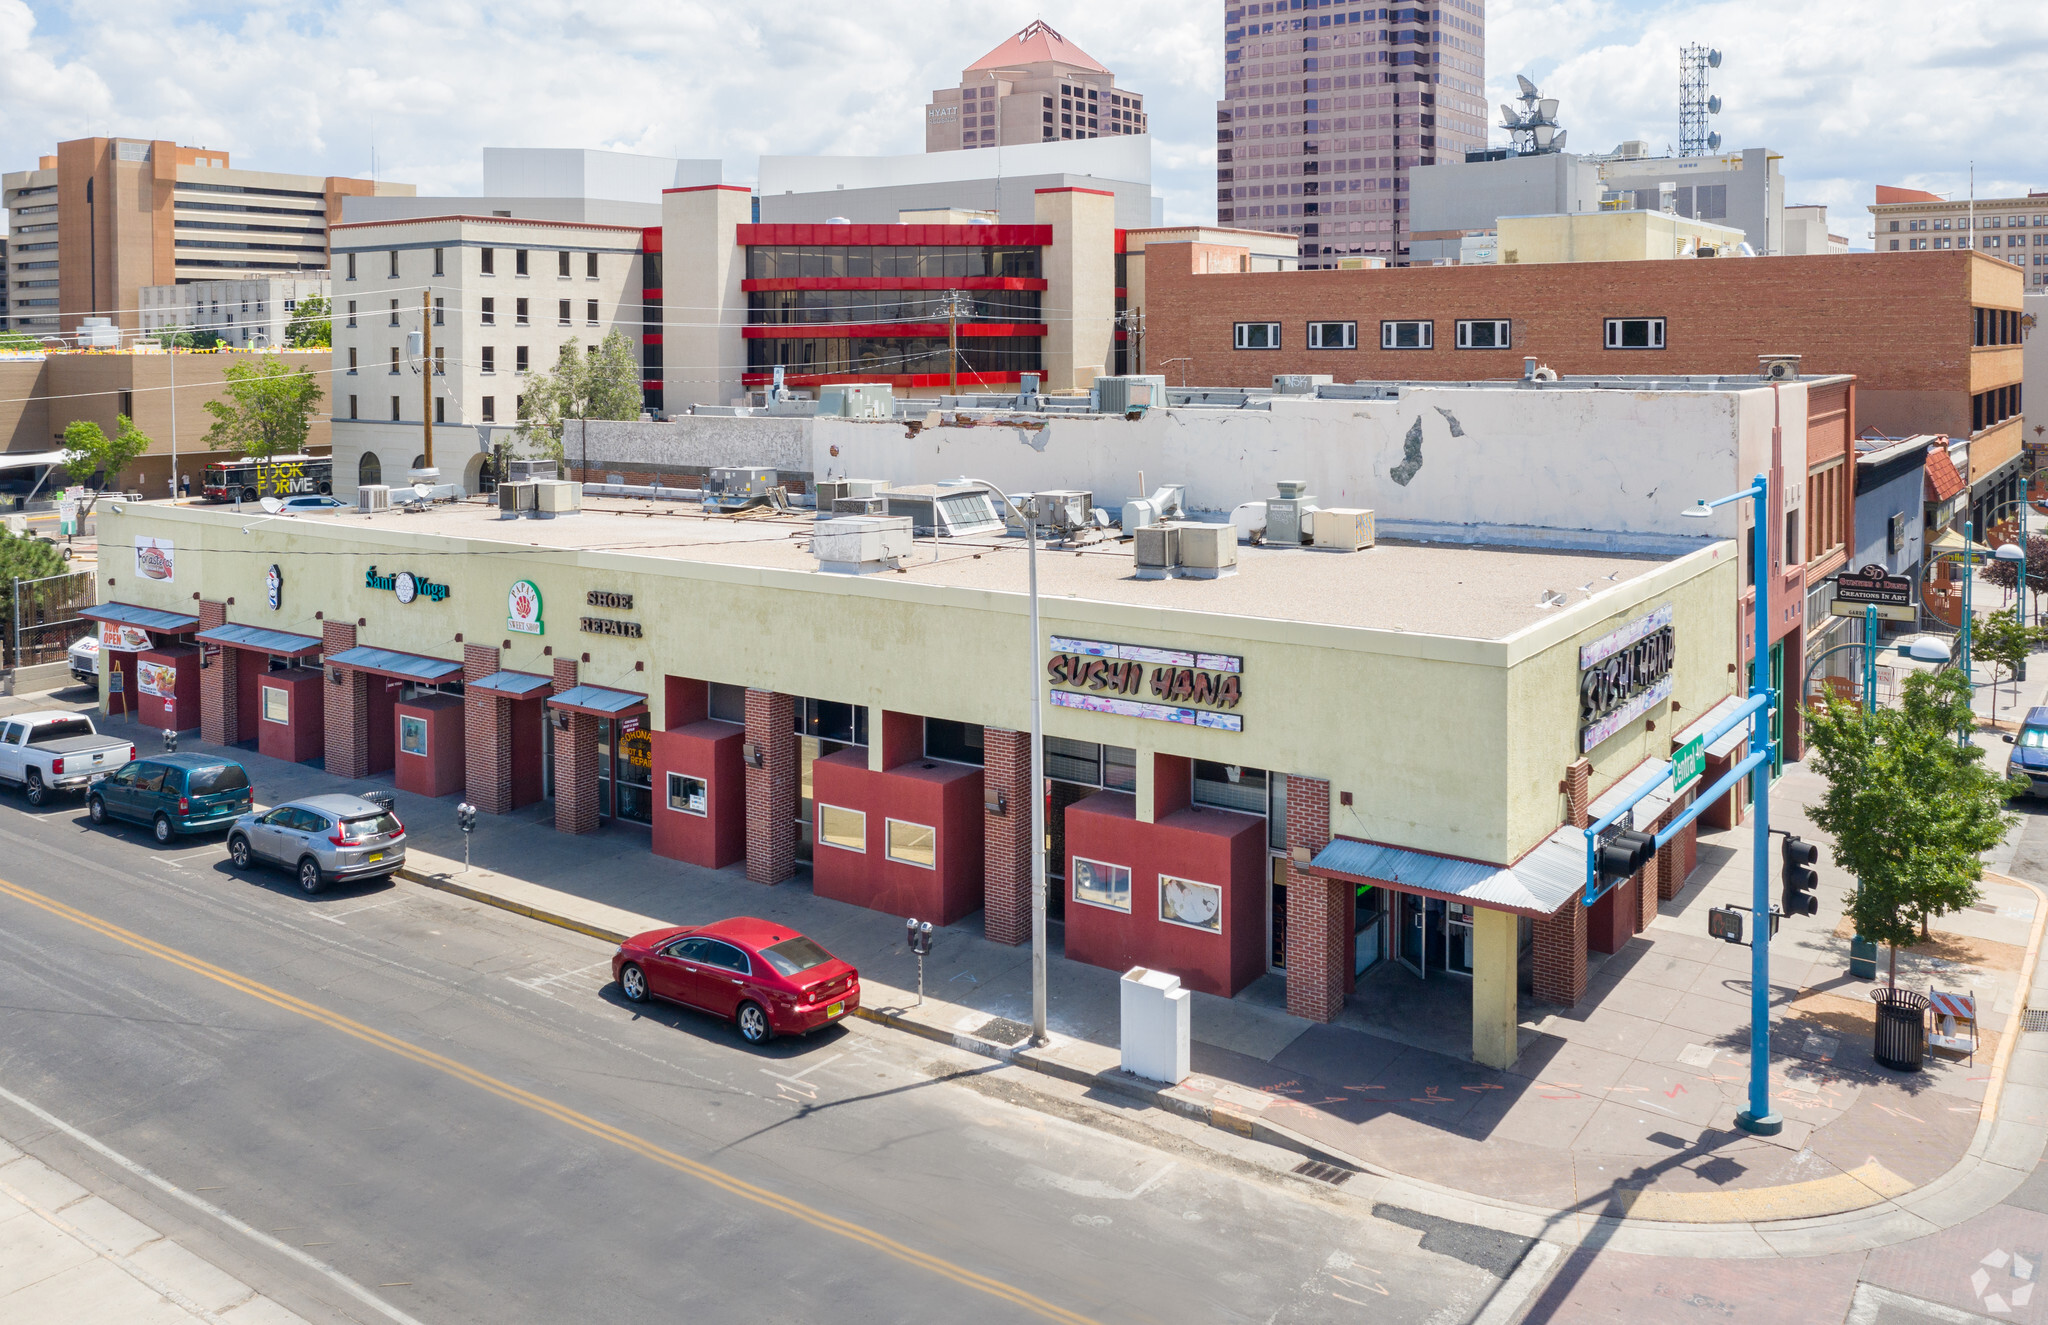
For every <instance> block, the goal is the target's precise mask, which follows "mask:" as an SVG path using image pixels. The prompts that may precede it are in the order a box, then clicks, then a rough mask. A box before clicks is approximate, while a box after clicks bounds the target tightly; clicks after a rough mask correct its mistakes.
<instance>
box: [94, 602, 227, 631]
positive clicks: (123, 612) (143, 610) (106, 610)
mask: <svg viewBox="0 0 2048 1325" xmlns="http://www.w3.org/2000/svg"><path fill="white" fill-rule="evenodd" d="M78 615H80V616H82V617H84V618H85V619H86V620H87V621H111V622H112V623H114V624H115V625H117V626H137V627H140V628H141V629H143V630H156V631H161V632H163V633H164V634H166V635H182V634H184V633H185V632H186V631H188V630H197V629H198V628H199V618H198V617H196V616H186V615H184V614H183V613H181V612H162V611H159V610H157V609H156V608H154V607H137V606H135V604H133V603H98V604H95V605H94V606H92V607H81V608H79V609H78Z"/></svg>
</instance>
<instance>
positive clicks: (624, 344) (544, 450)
mask: <svg viewBox="0 0 2048 1325" xmlns="http://www.w3.org/2000/svg"><path fill="white" fill-rule="evenodd" d="M639 417H640V363H639V360H637V359H636V358H634V357H633V342H631V341H630V340H628V339H626V335H625V333H624V332H620V331H614V332H612V333H611V334H610V335H608V336H606V337H605V338H604V340H603V341H602V342H600V343H598V344H596V345H593V346H591V347H590V349H589V351H588V353H586V352H584V350H583V349H582V347H581V346H580V345H579V344H578V343H577V340H576V338H575V337H574V336H571V337H570V338H569V340H568V342H567V343H566V344H564V345H563V346H562V354H561V357H560V358H559V359H557V360H556V361H555V366H554V369H553V370H552V371H550V372H545V373H541V374H539V375H537V376H536V377H535V378H534V379H533V381H532V382H531V383H529V384H528V386H527V388H526V416H525V418H524V419H523V420H522V421H521V423H520V428H519V437H520V439H521V441H523V442H524V443H525V444H526V447H527V449H528V450H529V451H531V452H532V453H534V454H536V455H542V456H548V457H551V458H553V459H555V460H561V459H563V458H564V456H563V452H562V424H563V423H564V422H566V421H567V420H570V419H637V418H639Z"/></svg>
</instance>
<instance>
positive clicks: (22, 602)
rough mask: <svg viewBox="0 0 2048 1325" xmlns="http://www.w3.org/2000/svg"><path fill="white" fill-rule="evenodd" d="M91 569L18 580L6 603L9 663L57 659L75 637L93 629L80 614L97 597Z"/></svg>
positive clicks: (28, 664) (25, 664) (24, 664)
mask: <svg viewBox="0 0 2048 1325" xmlns="http://www.w3.org/2000/svg"><path fill="white" fill-rule="evenodd" d="M96 583H97V579H96V577H95V576H94V575H93V573H92V572H91V571H79V572H75V573H73V574H68V575H50V576H45V577H44V578H42V579H39V580H16V581H14V582H13V592H12V593H11V594H10V595H9V596H8V599H7V602H6V604H5V611H6V614H7V619H6V622H5V626H6V640H5V643H6V657H7V665H8V666H9V667H33V666H35V665H36V664H37V663H47V662H57V661H59V660H61V659H62V658H63V657H64V651H65V650H66V649H69V648H70V647H71V644H72V641H74V640H76V639H77V638H78V637H79V636H80V635H81V634H84V633H85V632H86V631H88V630H90V629H92V622H90V621H87V620H86V619H85V618H83V617H81V616H80V615H79V612H80V611H81V610H82V609H84V608H88V607H91V606H92V605H93V603H94V602H95V601H96V599H95V598H94V594H93V589H94V585H95V584H96Z"/></svg>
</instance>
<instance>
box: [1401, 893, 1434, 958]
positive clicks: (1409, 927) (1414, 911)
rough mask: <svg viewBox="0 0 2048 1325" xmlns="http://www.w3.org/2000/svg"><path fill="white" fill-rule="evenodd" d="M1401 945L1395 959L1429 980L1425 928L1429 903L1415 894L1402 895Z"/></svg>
mask: <svg viewBox="0 0 2048 1325" xmlns="http://www.w3.org/2000/svg"><path fill="white" fill-rule="evenodd" d="M1400 917H1401V944H1400V948H1399V949H1398V951H1397V952H1396V953H1395V958H1396V960H1398V961H1399V962H1400V963H1401V965H1403V966H1405V967H1407V968H1408V969H1409V970H1411V971H1413V972H1415V974H1417V975H1418V976H1422V977H1425V978H1427V977H1428V975H1429V944H1428V942H1427V941H1426V939H1427V935H1426V933H1425V929H1424V926H1425V925H1426V924H1427V923H1428V920H1429V906H1428V903H1427V902H1426V901H1425V900H1424V899H1422V898H1420V897H1417V896H1416V895H1415V894H1413V893H1402V894H1401V906H1400Z"/></svg>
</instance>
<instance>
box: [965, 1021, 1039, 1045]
mask: <svg viewBox="0 0 2048 1325" xmlns="http://www.w3.org/2000/svg"><path fill="white" fill-rule="evenodd" d="M1030 1036H1031V1028H1030V1027H1029V1026H1026V1025H1025V1024H1024V1023H1023V1022H1021V1021H1011V1020H1010V1019H1009V1018H1008V1017H991V1018H989V1020H987V1021H986V1022H983V1023H982V1027H981V1029H980V1030H978V1031H976V1032H975V1033H974V1038H975V1039H977V1040H987V1041H988V1042H989V1043H991V1044H1000V1045H1004V1046H1006V1047H1007V1046H1012V1045H1017V1044H1021V1043H1023V1042H1024V1041H1025V1040H1027V1039H1029V1038H1030Z"/></svg>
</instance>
